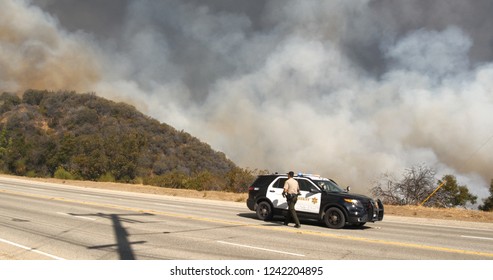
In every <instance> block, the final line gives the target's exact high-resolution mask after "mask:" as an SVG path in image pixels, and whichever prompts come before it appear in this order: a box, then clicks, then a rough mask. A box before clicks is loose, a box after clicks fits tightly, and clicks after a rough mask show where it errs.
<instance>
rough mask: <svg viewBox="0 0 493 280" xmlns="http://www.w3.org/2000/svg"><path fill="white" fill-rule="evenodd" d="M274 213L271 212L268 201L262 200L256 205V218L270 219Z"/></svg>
mask: <svg viewBox="0 0 493 280" xmlns="http://www.w3.org/2000/svg"><path fill="white" fill-rule="evenodd" d="M273 214H274V213H272V207H271V206H270V204H269V202H267V201H262V202H260V203H259V204H258V206H257V218H259V219H260V220H263V221H267V220H271V219H272V217H273V216H274V215H273Z"/></svg>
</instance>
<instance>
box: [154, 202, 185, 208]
mask: <svg viewBox="0 0 493 280" xmlns="http://www.w3.org/2000/svg"><path fill="white" fill-rule="evenodd" d="M154 205H158V206H166V207H173V208H185V206H181V205H174V204H166V203H154Z"/></svg>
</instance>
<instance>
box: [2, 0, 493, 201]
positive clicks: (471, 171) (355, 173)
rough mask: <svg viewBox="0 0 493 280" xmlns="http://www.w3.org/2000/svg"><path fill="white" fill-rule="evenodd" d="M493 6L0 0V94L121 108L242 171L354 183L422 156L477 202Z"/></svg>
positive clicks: (490, 160) (485, 143)
mask: <svg viewBox="0 0 493 280" xmlns="http://www.w3.org/2000/svg"><path fill="white" fill-rule="evenodd" d="M34 4H36V6H35V5H34ZM492 12H493V1H491V0H477V1H461V0H438V1H426V0H406V1H404V0H403V1H390V0H379V1H368V0H349V1H348V0H345V1H343V0H340V1H315V0H313V1H311V0H307V1H296V0H292V1H285V0H282V1H281V0H271V1H260V0H259V1H229V0H208V1H199V0H186V1H183V0H167V1H157V0H156V1H152V0H139V1H119V0H111V1H99V0H89V1H76V0H65V1H57V0H44V1H36V2H29V1H21V0H17V1H16V0H1V1H0V30H1V31H0V51H1V53H0V66H1V67H0V90H4V91H22V90H24V89H26V88H32V87H37V88H40V87H41V88H49V89H76V90H79V91H80V90H82V91H95V92H97V93H98V95H101V96H104V97H107V98H112V99H116V100H123V101H127V102H131V103H133V104H134V105H136V106H137V108H139V109H140V110H143V111H144V112H145V113H147V114H149V115H150V116H152V117H154V118H157V119H158V120H160V121H162V122H166V123H168V124H170V125H172V126H174V127H176V128H177V129H184V130H185V131H188V132H190V133H191V134H193V135H195V136H197V137H199V138H200V139H201V140H203V141H205V142H208V143H210V144H211V146H212V147H214V148H215V149H218V150H221V151H223V152H225V153H226V154H227V155H228V156H229V157H230V158H231V159H232V160H233V161H235V162H236V163H238V164H239V165H241V166H243V167H250V168H261V169H264V168H265V169H269V170H271V171H283V172H284V171H287V170H295V171H303V172H313V173H320V174H322V175H325V176H328V177H332V178H334V179H335V180H337V181H338V182H340V183H341V184H344V185H347V184H349V185H351V186H354V187H355V189H356V190H357V191H361V192H365V191H367V189H368V187H369V186H370V185H371V183H372V182H373V181H374V180H375V179H376V178H378V176H380V175H381V174H382V173H384V172H393V173H396V174H397V175H399V174H401V173H402V172H403V171H404V169H405V168H408V167H410V166H413V165H416V164H421V163H425V164H427V165H428V166H431V167H434V168H436V169H437V170H438V173H439V175H444V174H454V175H456V176H457V177H458V180H459V183H461V184H467V185H468V186H469V187H470V189H471V191H472V192H473V193H475V194H476V195H479V196H480V197H485V196H487V195H488V191H487V188H488V186H489V182H490V180H491V179H493V175H492V174H491V170H493V157H491V154H493V140H492V139H491V138H492V137H493V128H492V127H493V117H491V112H492V109H493V94H492V93H491V92H490V89H491V88H493V87H492V86H493V63H492V60H493V48H492V44H493V33H492V32H491V30H493V17H491V14H492ZM20 23H22V24H20ZM5 30H6V31H5ZM17 34H22V36H19V35H17ZM26 54H28V55H26ZM33 67H34V68H33ZM54 69H55V70H56V69H64V71H60V72H61V73H63V75H62V76H58V75H57V74H56V73H57V71H54ZM34 70H35V71H34ZM31 72H33V73H31ZM26 73H27V74H26ZM26 75H27V76H26ZM60 75H61V74H60ZM33 77H34V78H36V79H34V78H33ZM490 140H492V141H490Z"/></svg>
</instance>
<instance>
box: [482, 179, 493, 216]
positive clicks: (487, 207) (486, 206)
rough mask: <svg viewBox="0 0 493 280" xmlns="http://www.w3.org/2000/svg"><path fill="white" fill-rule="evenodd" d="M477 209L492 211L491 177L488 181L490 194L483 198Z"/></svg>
mask: <svg viewBox="0 0 493 280" xmlns="http://www.w3.org/2000/svg"><path fill="white" fill-rule="evenodd" d="M479 210H483V211H493V179H492V180H491V183H490V196H489V197H487V198H485V199H484V200H483V204H482V205H480V206H479Z"/></svg>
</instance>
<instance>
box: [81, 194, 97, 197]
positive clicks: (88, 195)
mask: <svg viewBox="0 0 493 280" xmlns="http://www.w3.org/2000/svg"><path fill="white" fill-rule="evenodd" d="M81 196H87V197H97V198H101V196H99V195H92V194H81Z"/></svg>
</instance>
